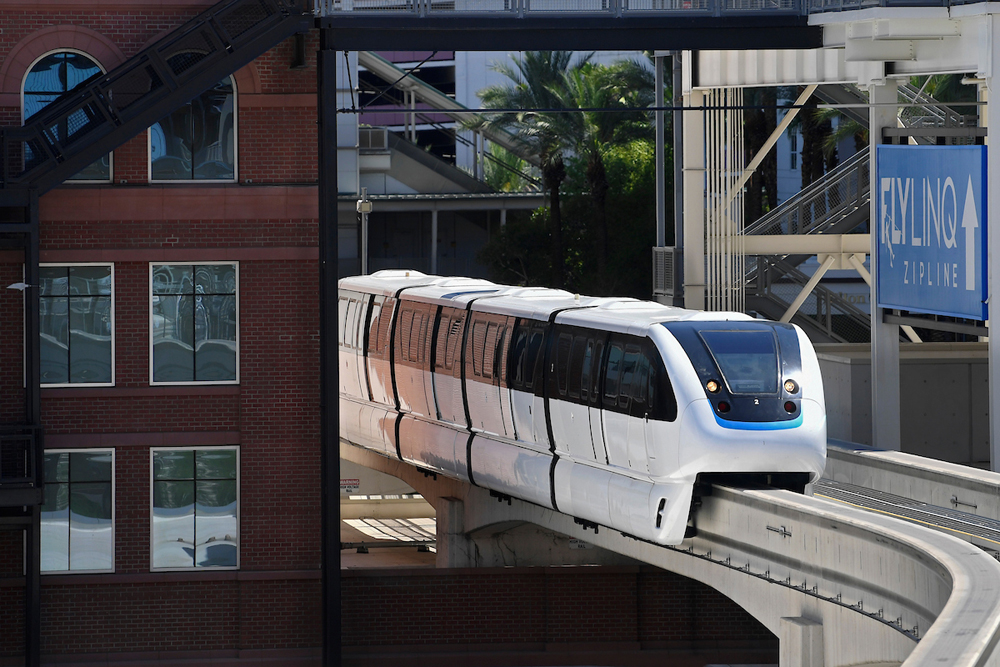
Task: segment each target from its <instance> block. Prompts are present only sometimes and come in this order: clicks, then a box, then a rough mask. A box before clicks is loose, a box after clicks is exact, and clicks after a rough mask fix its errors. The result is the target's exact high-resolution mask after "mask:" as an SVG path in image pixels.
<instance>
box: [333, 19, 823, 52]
mask: <svg viewBox="0 0 1000 667" xmlns="http://www.w3.org/2000/svg"><path fill="white" fill-rule="evenodd" d="M343 14H344V15H337V16H328V17H324V18H321V19H318V20H317V22H318V24H319V27H320V28H321V29H323V30H324V31H326V32H329V35H330V39H331V42H330V43H334V44H336V45H337V48H338V49H340V50H344V51H377V50H384V49H386V48H393V49H402V50H421V51H422V50H436V49H437V50H439V49H446V50H455V51H530V50H540V49H550V50H556V49H567V50H574V51H602V50H618V49H623V50H643V49H645V50H671V49H673V50H684V49H693V50H707V49H729V50H732V49H810V48H820V47H822V46H823V33H822V29H821V28H820V27H819V26H810V25H808V24H807V17H805V16H796V15H778V16H768V15H766V14H765V15H759V14H757V13H747V15H745V16H723V17H715V16H682V17H679V16H650V15H647V16H627V17H622V18H614V17H612V16H598V17H594V16H544V17H535V16H532V17H529V18H523V19H518V18H514V17H507V16H504V17H496V16H493V17H491V16H483V17H464V16H462V17H457V16H452V17H437V16H433V17H426V18H420V17H416V16H414V17H398V16H372V15H367V16H365V15H360V16H359V15H358V13H357V12H344V13H343ZM348 14H350V15H348Z"/></svg>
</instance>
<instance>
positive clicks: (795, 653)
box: [778, 616, 823, 667]
mask: <svg viewBox="0 0 1000 667" xmlns="http://www.w3.org/2000/svg"><path fill="white" fill-rule="evenodd" d="M779 624H780V625H779V626H778V627H779V630H778V667H823V624H822V623H820V622H818V621H813V620H810V619H808V618H802V617H801V616H795V617H786V618H782V619H781V620H780V621H779Z"/></svg>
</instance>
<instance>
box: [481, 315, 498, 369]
mask: <svg viewBox="0 0 1000 667" xmlns="http://www.w3.org/2000/svg"><path fill="white" fill-rule="evenodd" d="M498 329H499V327H498V326H497V323H496V322H490V323H489V324H487V325H486V342H485V344H484V345H483V377H484V378H487V379H492V378H493V368H494V365H495V363H496V358H497V334H498Z"/></svg>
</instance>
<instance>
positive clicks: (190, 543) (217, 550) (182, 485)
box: [151, 447, 240, 570]
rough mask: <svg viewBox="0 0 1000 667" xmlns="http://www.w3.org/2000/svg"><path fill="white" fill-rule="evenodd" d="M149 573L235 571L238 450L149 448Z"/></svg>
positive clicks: (236, 557)
mask: <svg viewBox="0 0 1000 667" xmlns="http://www.w3.org/2000/svg"><path fill="white" fill-rule="evenodd" d="M151 456H152V486H153V489H152V491H153V493H152V496H153V502H152V521H151V523H152V545H151V553H152V558H151V562H152V569H154V570H178V569H189V568H237V567H239V564H240V563H239V558H240V550H239V529H240V519H239V489H240V487H239V473H238V471H239V467H240V458H239V448H237V447H203V448H172V449H153V450H152V451H151Z"/></svg>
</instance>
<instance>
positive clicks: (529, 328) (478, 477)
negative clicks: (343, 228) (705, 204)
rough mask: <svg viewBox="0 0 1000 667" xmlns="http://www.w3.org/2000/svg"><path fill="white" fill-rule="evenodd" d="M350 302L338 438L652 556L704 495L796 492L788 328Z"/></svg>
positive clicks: (386, 282)
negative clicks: (716, 487)
mask: <svg viewBox="0 0 1000 667" xmlns="http://www.w3.org/2000/svg"><path fill="white" fill-rule="evenodd" d="M339 288H340V302H339V311H340V437H341V438H342V439H344V440H346V441H348V442H351V443H354V444H356V445H360V446H362V447H367V448H369V449H374V450H377V451H379V452H381V453H382V454H384V455H386V456H390V457H398V458H399V459H400V460H403V461H406V462H408V463H411V464H414V465H416V466H419V467H421V468H424V469H427V470H429V471H433V472H435V473H438V474H443V475H446V476H450V477H455V478H458V479H461V480H463V481H466V482H470V483H472V484H476V485H479V486H482V487H486V488H489V489H491V490H492V491H494V492H497V493H499V494H502V495H507V496H513V497H516V498H521V499H523V500H527V501H529V502H532V503H536V504H538V505H542V506H545V507H549V508H552V509H555V510H558V511H559V512H563V513H565V514H569V515H572V516H574V517H576V518H577V520H578V521H581V522H584V523H585V525H589V524H593V525H595V526H596V525H601V526H608V527H611V528H614V529H615V530H619V531H621V532H623V533H626V534H628V535H631V536H634V537H637V538H639V539H644V540H652V541H655V542H658V543H660V544H678V543H680V542H681V541H682V540H683V539H684V535H685V530H686V526H687V521H688V516H689V511H690V508H691V506H692V494H693V489H694V487H695V485H696V484H699V485H700V484H701V483H710V482H715V481H729V482H731V483H737V484H756V483H761V484H771V485H775V486H781V487H784V488H790V489H794V490H798V491H802V490H803V489H804V487H805V485H806V484H807V483H809V482H812V481H815V480H816V479H818V477H819V476H820V474H821V473H822V471H823V466H824V464H825V457H826V413H825V408H824V402H823V384H822V380H821V378H820V371H819V364H818V362H817V361H816V355H815V353H814V351H813V348H812V345H811V344H810V343H809V340H808V338H806V336H805V334H803V333H802V331H801V330H800V329H798V328H797V327H794V326H792V325H788V324H779V323H775V322H769V321H763V320H755V319H752V318H750V317H748V316H746V315H743V314H739V313H709V312H701V311H691V310H684V309H681V308H672V307H669V306H663V305H660V304H655V303H650V302H645V301H637V300H634V299H620V298H590V297H580V296H575V295H573V294H570V293H569V292H565V291H562V290H553V289H540V288H517V287H506V286H502V285H496V284H494V283H491V282H487V281H485V280H478V279H471V278H441V277H437V276H428V275H424V274H421V273H418V272H415V271H379V272H378V273H375V274H373V275H371V276H359V277H355V278H345V279H343V280H341V281H340V283H339Z"/></svg>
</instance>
